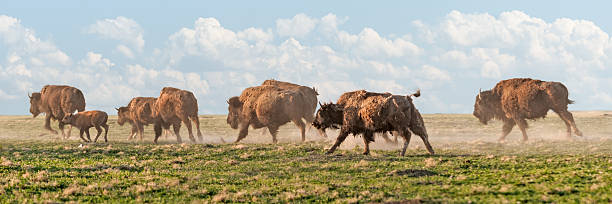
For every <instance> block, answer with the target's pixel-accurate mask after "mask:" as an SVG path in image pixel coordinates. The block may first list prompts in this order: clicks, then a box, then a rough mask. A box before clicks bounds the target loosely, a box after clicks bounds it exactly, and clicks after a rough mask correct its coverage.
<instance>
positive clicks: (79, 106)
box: [28, 85, 85, 138]
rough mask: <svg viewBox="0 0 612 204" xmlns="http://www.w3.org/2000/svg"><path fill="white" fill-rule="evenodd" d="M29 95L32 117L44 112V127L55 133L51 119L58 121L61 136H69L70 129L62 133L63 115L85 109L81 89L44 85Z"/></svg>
mask: <svg viewBox="0 0 612 204" xmlns="http://www.w3.org/2000/svg"><path fill="white" fill-rule="evenodd" d="M28 97H30V113H32V115H33V116H34V117H36V116H38V115H39V114H40V113H45V129H47V130H49V131H51V132H52V133H53V134H57V131H55V130H53V129H51V119H53V120H58V121H59V129H60V130H61V131H62V137H63V138H68V137H70V129H69V130H68V133H64V125H65V124H66V123H64V122H62V119H63V118H64V116H66V115H68V114H70V113H74V112H75V111H79V112H81V111H84V110H85V97H84V96H83V92H81V90H79V89H77V88H74V87H71V86H65V85H46V86H44V87H43V88H42V89H41V90H40V92H35V93H32V95H29V96H28Z"/></svg>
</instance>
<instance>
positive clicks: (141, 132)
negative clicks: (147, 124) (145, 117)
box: [136, 122, 144, 142]
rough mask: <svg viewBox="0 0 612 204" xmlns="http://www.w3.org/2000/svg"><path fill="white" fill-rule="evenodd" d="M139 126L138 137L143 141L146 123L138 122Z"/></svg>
mask: <svg viewBox="0 0 612 204" xmlns="http://www.w3.org/2000/svg"><path fill="white" fill-rule="evenodd" d="M136 125H137V126H136V127H137V128H138V139H139V140H140V141H141V142H142V135H143V134H144V125H143V124H142V123H140V122H138V123H136Z"/></svg>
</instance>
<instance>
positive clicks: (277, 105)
mask: <svg viewBox="0 0 612 204" xmlns="http://www.w3.org/2000/svg"><path fill="white" fill-rule="evenodd" d="M227 103H228V105H229V107H228V111H229V113H228V115H227V123H228V124H229V125H230V126H231V127H232V128H233V129H238V128H240V133H239V134H238V139H236V142H239V141H240V140H242V139H244V138H245V137H246V136H247V135H248V134H249V133H248V131H249V126H252V127H253V128H255V129H259V128H262V127H267V128H268V130H269V132H270V134H271V135H272V142H274V143H276V142H277V140H276V134H277V133H278V128H279V127H280V126H281V125H284V124H285V123H288V122H289V121H291V122H293V123H295V125H297V126H298V127H299V128H300V130H301V133H302V139H304V138H305V135H304V134H305V128H306V125H305V124H304V122H303V121H302V117H303V116H304V114H302V111H303V110H302V108H303V107H304V106H306V105H305V103H306V102H305V101H303V98H302V97H300V93H299V92H297V91H293V90H287V89H281V88H279V87H277V86H271V85H262V86H256V87H249V88H246V89H245V90H243V91H242V94H240V97H238V96H234V97H231V98H230V99H229V100H228V101H227Z"/></svg>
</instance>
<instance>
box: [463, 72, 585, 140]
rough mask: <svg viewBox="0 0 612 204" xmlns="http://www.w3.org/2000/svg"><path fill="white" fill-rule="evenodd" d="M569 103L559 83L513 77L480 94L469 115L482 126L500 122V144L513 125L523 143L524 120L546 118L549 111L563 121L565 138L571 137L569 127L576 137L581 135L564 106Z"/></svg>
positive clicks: (566, 93) (565, 92)
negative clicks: (519, 130)
mask: <svg viewBox="0 0 612 204" xmlns="http://www.w3.org/2000/svg"><path fill="white" fill-rule="evenodd" d="M572 103H573V101H571V100H570V99H569V98H568V91H567V88H566V87H565V86H564V85H563V84H562V83H559V82H548V81H540V80H534V79H529V78H514V79H508V80H503V81H500V82H499V83H497V85H495V88H493V89H492V90H488V91H481V92H480V93H479V94H478V96H476V103H475V104H474V113H473V114H474V116H476V118H478V119H479V120H480V122H481V123H483V124H485V125H486V124H487V122H489V120H491V119H498V120H501V121H503V122H504V125H503V127H502V134H501V137H500V138H499V141H500V142H501V141H503V140H504V139H505V138H506V136H507V135H508V134H509V133H510V131H512V128H513V127H514V126H515V125H518V126H519V128H520V129H521V132H522V133H523V141H527V132H526V128H527V121H526V120H525V119H537V118H543V117H546V114H547V113H548V110H553V111H554V112H555V113H557V114H558V115H559V117H561V119H562V120H563V122H565V125H566V126H567V137H571V134H572V133H571V132H572V131H571V130H572V128H574V132H575V133H576V135H578V136H582V132H580V131H579V130H578V128H576V123H575V122H574V117H573V116H572V113H570V112H569V111H567V105H568V104H572Z"/></svg>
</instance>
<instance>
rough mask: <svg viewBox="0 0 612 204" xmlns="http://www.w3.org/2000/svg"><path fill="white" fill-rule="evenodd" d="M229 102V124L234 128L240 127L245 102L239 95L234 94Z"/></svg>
mask: <svg viewBox="0 0 612 204" xmlns="http://www.w3.org/2000/svg"><path fill="white" fill-rule="evenodd" d="M227 104H228V105H229V106H228V108H227V110H228V113H227V124H229V125H230V127H232V129H238V124H239V122H240V113H242V105H243V103H242V102H241V101H240V99H239V98H238V96H234V97H231V98H230V99H229V100H227Z"/></svg>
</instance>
